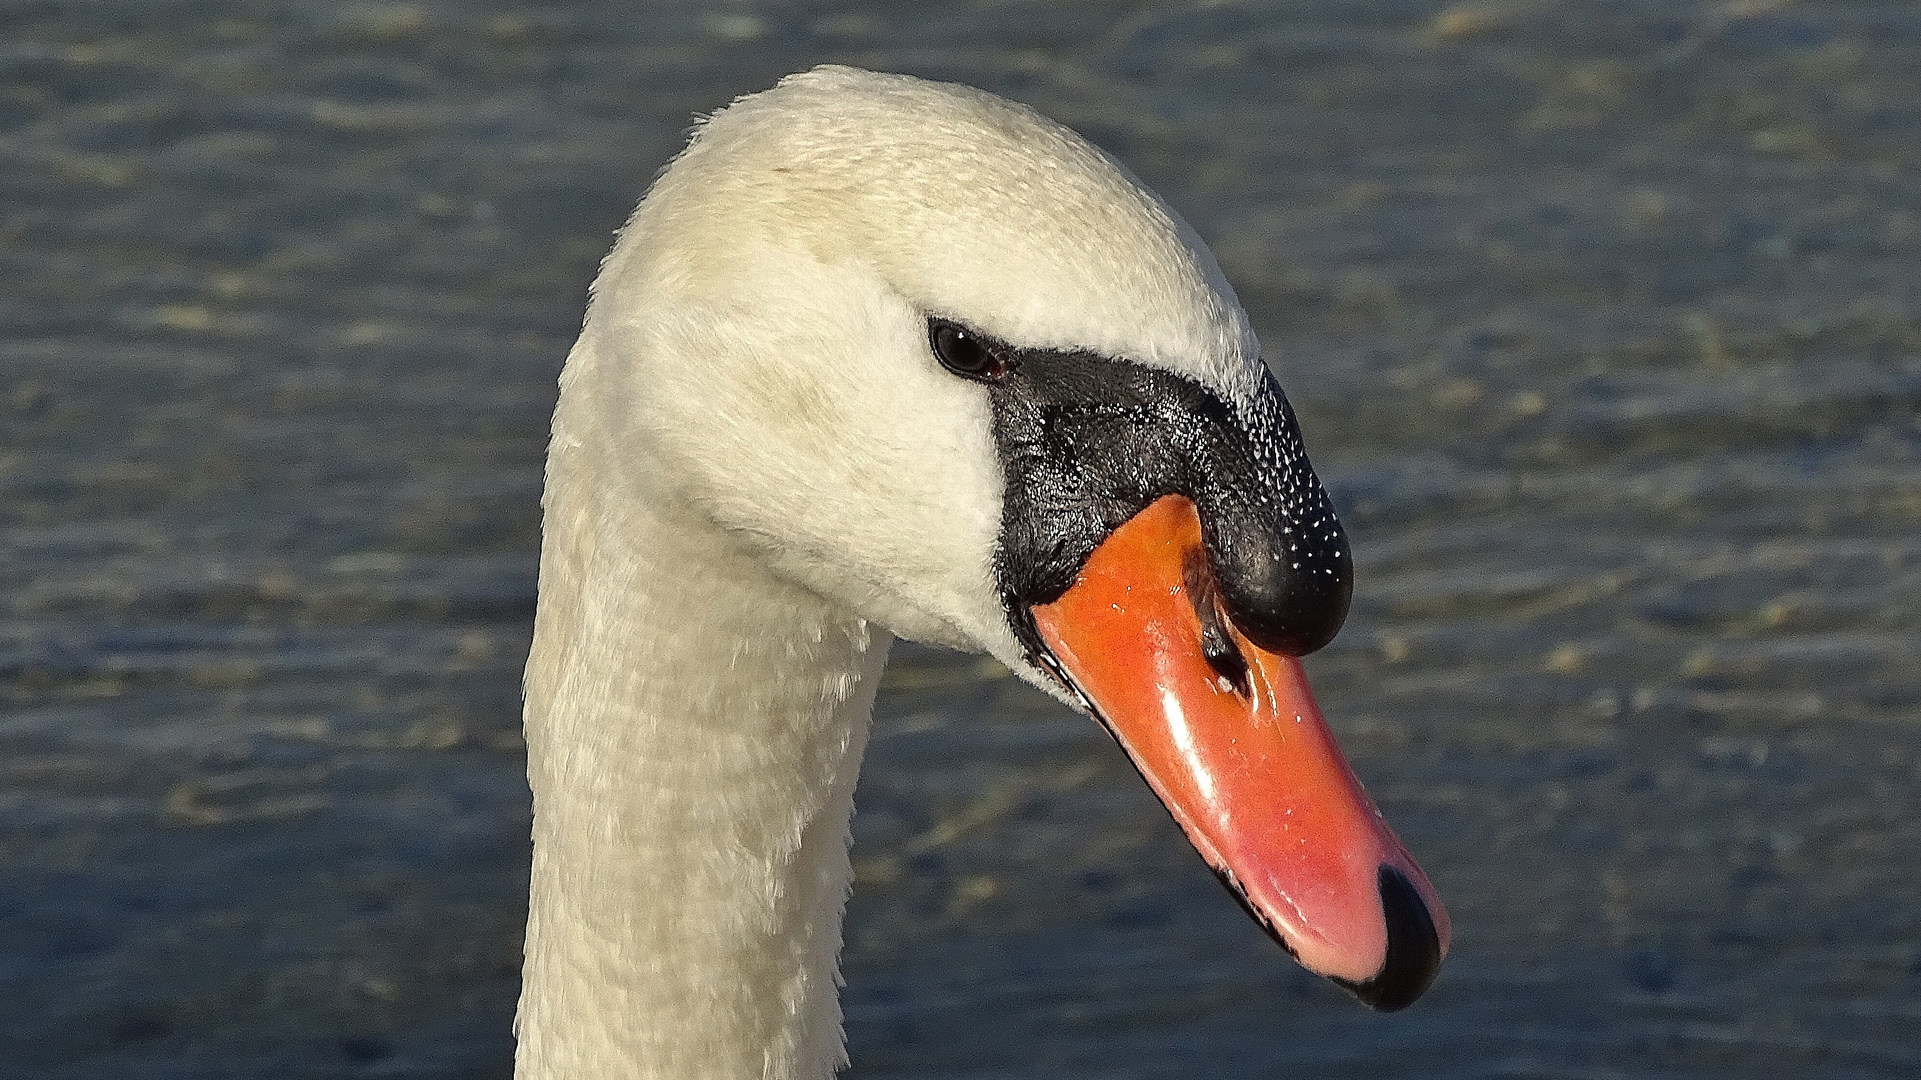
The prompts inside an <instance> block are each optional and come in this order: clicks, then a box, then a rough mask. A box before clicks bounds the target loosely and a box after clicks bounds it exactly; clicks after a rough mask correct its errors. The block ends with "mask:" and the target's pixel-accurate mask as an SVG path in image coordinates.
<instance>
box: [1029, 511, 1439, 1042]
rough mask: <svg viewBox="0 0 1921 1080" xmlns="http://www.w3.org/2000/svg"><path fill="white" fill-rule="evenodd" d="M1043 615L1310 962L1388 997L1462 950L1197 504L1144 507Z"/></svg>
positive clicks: (1387, 1002)
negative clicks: (1262, 644) (1221, 558)
mask: <svg viewBox="0 0 1921 1080" xmlns="http://www.w3.org/2000/svg"><path fill="white" fill-rule="evenodd" d="M1033 616H1034V622H1035V626H1036V629H1038V630H1039V632H1040V636H1041V639H1042V640H1043V641H1045V642H1046V644H1047V647H1048V649H1049V650H1051V651H1052V653H1053V659H1054V660H1055V661H1056V662H1057V663H1058V664H1059V665H1060V667H1061V669H1062V673H1063V674H1064V675H1065V676H1066V677H1067V678H1068V680H1069V681H1070V682H1071V683H1072V684H1073V685H1074V687H1075V688H1076V689H1077V690H1078V691H1079V693H1080V695H1081V696H1082V697H1083V698H1084V699H1085V700H1086V701H1087V703H1088V704H1089V705H1090V706H1091V707H1092V710H1093V712H1094V713H1095V715H1096V716H1098V717H1099V718H1100V720H1101V721H1102V723H1104V724H1106V725H1107V728H1108V730H1109V731H1110V732H1112V733H1113V735H1114V738H1115V739H1116V740H1117V741H1119V742H1120V744H1121V747H1122V748H1123V749H1125V750H1126V751H1127V754H1128V757H1129V758H1131V759H1132V760H1133V762H1134V766H1135V768H1137V769H1139V770H1140V773H1141V775H1142V776H1144V777H1146V779H1147V782H1148V784H1149V785H1150V786H1151V787H1152V788H1153V789H1154V793H1155V794H1156V795H1158V796H1160V799H1161V802H1162V803H1163V804H1165V805H1166V807H1167V809H1168V811H1169V812H1170V813H1172V814H1173V815H1174V820H1175V821H1176V822H1178V823H1179V824H1180V826H1181V829H1182V830H1183V831H1184V832H1186V834H1187V838H1188V840H1190V841H1191V842H1192V843H1193V844H1194V847H1195V849H1196V850H1198V851H1199V852H1200V854H1201V857H1202V858H1203V859H1205V860H1207V864H1208V865H1209V866H1210V867H1212V868H1213V869H1214V872H1215V873H1216V874H1218V875H1219V876H1220V877H1221V880H1222V881H1223V882H1225V883H1226V884H1227V885H1228V887H1229V888H1230V889H1232V890H1233V891H1234V892H1235V894H1236V895H1237V896H1238V897H1239V898H1240V899H1241V901H1242V902H1243V904H1245V906H1246V907H1247V908H1248V910H1249V911H1250V912H1251V913H1252V914H1253V915H1254V917H1255V918H1256V919H1257V920H1259V921H1260V922H1261V924H1262V925H1263V926H1265V927H1266V928H1267V930H1268V932H1269V933H1270V934H1272V935H1273V936H1274V937H1275V938H1276V940H1278V941H1279V942H1280V943H1281V945H1282V946H1283V947H1284V948H1286V949H1287V950H1288V951H1289V952H1291V953H1293V954H1294V956H1295V957H1296V958H1297V959H1298V960H1299V961H1300V962H1301V964H1302V965H1303V966H1305V967H1306V968H1307V969H1308V970H1309V971H1313V972H1315V973H1317V974H1321V975H1325V976H1328V977H1329V978H1332V979H1334V980H1335V981H1336V982H1338V983H1340V984H1341V985H1343V986H1345V987H1347V988H1348V989H1349V990H1351V991H1353V992H1354V993H1355V994H1356V996H1358V997H1360V998H1361V999H1362V1000H1363V1001H1365V1002H1367V1003H1368V1004H1369V1005H1372V1006H1374V1007H1375V1008H1377V1009H1382V1010H1389V1011H1391V1010H1394V1009H1399V1008H1403V1007H1405V1006H1407V1005H1408V1004H1410V1003H1412V1002H1413V1001H1414V999H1415V998H1417V997H1419V996H1420V995H1421V992H1422V991H1424V990H1426V989H1427V986H1428V984H1429V983H1430V982H1432V981H1433V979H1434V975H1435V973H1436V971H1438V970H1439V968H1440V963H1441V958H1442V956H1444V955H1446V953H1447V943H1448V921H1447V913H1446V912H1445V911H1444V910H1443V909H1442V907H1441V902H1440V898H1439V897H1438V896H1437V895H1436V894H1435V891H1434V886H1433V885H1432V884H1430V883H1429V882H1428V880H1427V875H1426V874H1423V873H1422V872H1421V868H1420V867H1419V866H1417V865H1415V862H1414V859H1413V857H1412V856H1410V855H1409V854H1408V853H1407V849H1406V848H1404V847H1402V846H1401V842H1400V840H1398V839H1397V838H1396V837H1395V836H1394V833H1393V832H1392V831H1391V830H1389V829H1388V827H1387V822H1386V821H1385V820H1384V819H1383V818H1382V816H1381V812H1380V810H1379V809H1378V808H1376V807H1375V805H1374V801H1373V800H1372V799H1370V798H1368V795H1367V791H1366V790H1365V789H1363V788H1362V787H1361V783H1360V781H1359V780H1357V779H1355V777H1354V773H1353V771H1352V770H1350V769H1349V768H1348V765H1347V761H1346V760H1345V759H1344V758H1342V756H1341V751H1340V748H1339V747H1338V746H1336V745H1335V743H1334V736H1333V733H1332V732H1330V731H1329V730H1328V727H1327V722H1326V721H1325V720H1323V719H1322V718H1321V711H1320V709H1319V708H1318V707H1317V706H1316V705H1315V704H1314V698H1313V696H1312V695H1311V694H1310V693H1309V691H1308V687H1307V677H1306V675H1305V673H1304V672H1303V671H1302V669H1301V662H1300V661H1299V660H1297V659H1295V658H1294V657H1291V656H1285V655H1281V654H1279V653H1270V652H1266V651H1264V650H1262V649H1260V648H1259V647H1257V646H1255V645H1254V644H1253V643H1252V642H1250V641H1249V640H1248V639H1247V638H1246V637H1245V636H1244V635H1243V634H1242V633H1241V632H1240V631H1239V630H1238V629H1237V628H1236V627H1235V626H1234V625H1233V622H1232V620H1231V619H1230V618H1229V617H1228V615H1227V613H1226V608H1225V605H1224V604H1223V603H1222V601H1221V600H1220V599H1219V598H1218V595H1217V590H1216V588H1215V587H1214V579H1213V576H1212V572H1211V571H1210V570H1209V568H1208V564H1207V558H1206V554H1205V551H1204V549H1203V547H1202V543H1201V528H1200V518H1199V517H1198V515H1197V514H1196V512H1195V509H1194V504H1193V503H1192V502H1190V501H1189V500H1187V499H1186V498H1183V497H1181V496H1178V495H1169V496H1165V497H1163V498H1161V499H1160V500H1158V501H1156V502H1155V503H1153V504H1152V505H1150V506H1149V507H1148V508H1147V509H1145V510H1143V511H1141V512H1140V513H1139V514H1137V515H1135V516H1134V517H1133V518H1132V519H1130V520H1129V521H1127V522H1126V523H1125V524H1123V525H1122V526H1121V527H1120V528H1118V529H1116V530H1115V531H1114V532H1113V534H1112V535H1110V536H1109V537H1108V538H1107V540H1105V541H1104V542H1103V543H1102V544H1101V546H1100V547H1099V548H1097V549H1095V551H1094V553H1093V555H1092V556H1091V557H1090V558H1089V559H1088V561H1087V564H1086V566H1084V567H1083V568H1082V569H1081V572H1080V576H1079V577H1078V579H1077V580H1076V581H1075V583H1074V584H1073V586H1071V587H1070V588H1069V589H1068V590H1067V592H1066V593H1065V594H1064V595H1062V596H1061V598H1060V599H1059V600H1056V601H1054V602H1053V603H1050V604H1041V605H1036V606H1035V607H1034V608H1033Z"/></svg>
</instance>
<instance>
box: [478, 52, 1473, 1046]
mask: <svg viewBox="0 0 1921 1080" xmlns="http://www.w3.org/2000/svg"><path fill="white" fill-rule="evenodd" d="M542 506H543V514H544V519H543V529H544V531H543V543H542V549H541V561H540V581H539V602H538V608H537V614H536V618H535V631H534V642H533V647H532V651H531V655H530V657H529V661H528V666H527V672H526V680H525V710H526V711H525V724H526V736H527V752H528V778H529V782H530V784H531V786H532V789H533V796H534V818H533V870H532V879H531V897H530V904H529V914H528V922H527V936H526V945H525V957H524V959H525V970H524V982H523V988H522V994H521V998H520V1004H519V1010H518V1014H517V1016H516V1021H515V1030H516V1033H517V1035H518V1039H519V1043H518V1050H517V1056H516V1075H517V1076H519V1077H521V1078H522V1080H546V1078H563V1077H564V1078H569V1080H582V1078H588V1080H598V1078H613V1077H620V1078H629V1077H645V1078H674V1080H698V1078H708V1077H713V1078H722V1077H725V1078H742V1077H762V1078H767V1080H790V1078H791V1080H816V1078H822V1077H829V1076H831V1075H832V1074H833V1073H834V1072H835V1071H836V1070H838V1069H839V1068H840V1067H842V1066H843V1065H845V1064H846V1056H845V1051H844V1049H843V1044H844V1039H843V1036H842V1031H841V1014H840V1005H839V1000H838V991H837V981H838V972H837V963H838V953H839V948H840V924H841V916H842V913H843V909H844V906H845V901H846V897H847V895H848V890H849V888H850V882H851V877H852V874H851V869H850V863H849V854H848V844H849V831H848V823H849V817H850V815H851V813H852V810H853V791H854V781H855V775H856V773H857V771H858V769H859V767H860V760H861V754H862V750H863V746H864V744H865V741H866V738H867V729H868V719H869V714H870V711H871V707H872V704H873V700H874V688H875V683H876V681H877V680H878V678H879V676H880V672H881V668H882V665H883V664H884V663H885V660H886V657H887V652H888V648H889V646H890V644H891V643H892V642H893V640H894V639H895V638H896V637H902V638H908V639H911V640H914V641H920V642H928V643H932V644H936V645H941V646H947V647H951V648H956V649H963V650H971V651H976V652H985V653H989V654H991V655H992V656H994V657H996V658H997V659H999V660H1000V661H1001V662H1002V663H1004V664H1006V665H1007V667H1008V668H1010V669H1012V670H1013V671H1014V672H1016V673H1017V674H1018V675H1020V676H1021V677H1022V678H1023V679H1025V680H1027V681H1028V682H1030V683H1032V684H1034V685H1035V686H1038V687H1040V688H1041V689H1042V690H1045V691H1046V692H1048V693H1050V694H1052V695H1053V696H1054V697H1056V698H1058V699H1060V700H1061V701H1063V702H1065V703H1066V704H1068V705H1069V706H1071V707H1073V708H1076V709H1078V710H1080V711H1081V712H1083V713H1086V714H1088V715H1090V716H1091V717H1093V718H1095V719H1097V720H1098V721H1099V722H1100V723H1102V724H1103V725H1105V726H1106V727H1107V729H1108V730H1109V731H1110V733H1111V734H1112V735H1113V736H1114V738H1115V739H1116V740H1117V741H1118V742H1119V743H1120V745H1121V747H1122V748H1123V749H1124V750H1125V752H1126V754H1127V756H1128V757H1129V759H1130V760H1131V761H1132V763H1133V764H1134V766H1135V767H1136V768H1137V769H1138V770H1139V771H1140V773H1141V774H1142V776H1143V777H1144V778H1145V779H1146V780H1147V782H1148V784H1149V785H1150V786H1151V787H1152V788H1153V790H1154V791H1155V793H1156V794H1157V795H1158V796H1159V797H1160V799H1161V800H1162V802H1163V803H1164V804H1165V805H1166V807H1167V809H1168V811H1169V812H1170V813H1171V815H1172V816H1173V817H1174V819H1175V821H1176V822H1177V823H1178V824H1179V826H1180V827H1181V829H1182V830H1183V831H1184V832H1185V834H1186V835H1187V837H1188V838H1189V839H1190V840H1191V841H1192V843H1193V844H1194V846H1195V848H1196V849H1197V850H1198V851H1199V853H1200V855H1201V856H1202V858H1203V859H1204V860H1205V861H1206V862H1207V864H1208V865H1209V866H1210V867H1211V868H1213V869H1214V871H1215V872H1216V873H1217V874H1218V875H1219V876H1220V877H1221V879H1222V880H1223V881H1224V882H1225V883H1226V884H1227V885H1228V887H1229V888H1230V889H1231V890H1232V891H1233V893H1234V894H1235V896H1237V897H1238V898H1239V899H1240V900H1241V901H1242V903H1243V904H1244V906H1245V907H1246V908H1247V910H1248V911H1249V912H1250V913H1251V914H1252V915H1253V916H1254V918H1256V919H1257V920H1259V921H1260V923H1261V924H1262V925H1263V926H1264V927H1266V929H1267V930H1268V931H1269V933H1270V934H1271V935H1272V936H1273V937H1274V938H1275V939H1276V940H1277V941H1279V942H1280V943H1281V944H1282V946H1283V947H1285V948H1286V949H1287V950H1288V951H1289V952H1290V953H1292V954H1293V955H1294V956H1295V957H1296V958H1297V959H1298V960H1299V961H1300V962H1301V963H1302V964H1304V965H1305V966H1306V967H1307V968H1309V969H1310V970H1312V971H1315V972H1318V973H1320V974H1323V975H1326V976H1329V977H1330V978H1332V979H1334V980H1336V981H1337V982H1339V983H1341V984H1342V985H1343V986H1345V987H1347V988H1348V989H1349V990H1351V991H1352V992H1353V993H1354V994H1355V995H1356V996H1358V997H1360V998H1361V999H1362V1000H1363V1001H1365V1002H1367V1003H1369V1004H1371V1005H1373V1006H1375V1007H1377V1008H1382V1009H1394V1008H1399V1007H1401V1006H1404V1005H1406V1004H1407V1003H1408V1002H1410V1001H1412V1000H1413V999H1414V998H1415V997H1416V996H1418V995H1419V994H1420V993H1421V992H1422V990H1423V989H1425V988H1426V986H1427V985H1428V983H1429V981H1430V980H1431V979H1432V978H1433V976H1434V973H1435V970H1436V968H1437V967H1438V965H1439V963H1440V961H1441V958H1442V956H1443V955H1444V954H1445V952H1446V949H1447V941H1448V922H1447V917H1446V914H1445V912H1444V911H1443V910H1442V908H1441V905H1440V902H1439V900H1438V898H1437V897H1436V895H1435V892H1434V888H1433V886H1432V885H1431V884H1430V883H1429V881H1428V879H1427V878H1426V876H1425V875H1423V874H1422V872H1421V870H1420V869H1419V867H1418V866H1416V865H1415V863H1414V860H1413V859H1412V858H1411V857H1410V856H1409V855H1408V853H1407V852H1406V850H1405V849H1404V848H1403V847H1402V846H1401V844H1400V842H1399V841H1398V840H1397V839H1395V837H1394V835H1393V834H1392V832H1391V831H1389V829H1388V827H1387V825H1386V824H1385V822H1384V821H1383V820H1382V818H1381V816H1380V813H1379V811H1378V810H1377V809H1376V808H1375V806H1374V804H1373V803H1372V802H1371V801H1370V800H1369V798H1368V796H1367V795H1366V793H1365V792H1364V791H1363V790H1362V788H1361V786H1360V784H1359V782H1358V781H1357V780H1356V779H1355V778H1354V776H1353V774H1352V773H1351V772H1350V771H1349V770H1348V768H1347V766H1346V764H1345V763H1344V761H1343V759H1342V758H1341V756H1340V753H1339V750H1338V749H1337V748H1336V747H1335V745H1334V743H1333V740H1332V737H1331V735H1330V734H1329V731H1328V728H1327V726H1326V724H1325V722H1324V721H1323V719H1322V717H1321V714H1320V712H1319V710H1318V709H1317V708H1316V706H1315V705H1314V702H1313V698H1312V696H1311V694H1310V693H1309V691H1308V688H1307V683H1306V680H1305V677H1304V676H1303V674H1302V671H1301V666H1300V663H1299V660H1298V659H1297V658H1298V657H1299V656H1301V655H1303V654H1305V653H1307V652H1310V651H1312V650H1313V649H1315V648H1318V647H1319V646H1320V645H1322V644H1324V643H1325V642H1326V641H1327V640H1329V639H1330V638H1331V637H1333V635H1334V633H1335V632H1336V630H1338V629H1339V627H1340V624H1341V621H1342V619H1343V618H1344V617H1345V614H1346V610H1347V606H1348V599H1349V593H1350V588H1351V585H1350V582H1351V579H1352V574H1351V570H1352V560H1351V557H1350V554H1349V550H1348V546H1347V540H1346V538H1345V535H1344V533H1343V532H1342V530H1341V526H1340V524H1339V522H1338V521H1337V519H1336V518H1335V516H1334V512H1333V510H1332V508H1331V506H1330V505H1329V502H1328V499H1327V496H1326V494H1325V492H1324V491H1323V489H1322V487H1321V484H1320V482H1319V481H1318V480H1317V479H1316V478H1315V475H1314V472H1313V470H1312V468H1311V467H1310V466H1309V464H1308V461H1307V458H1306V456H1305V453H1304V451H1303V449H1302V446H1301V441H1300V435H1299V432H1298V429H1297V427H1296V425H1295V421H1294V416H1293V414H1292V411H1291V410H1290V408H1289V406H1288V403H1287V400H1286V398H1285V397H1284V396H1283V395H1282V394H1281V391H1280V388H1279V386H1278V385H1277V384H1276V383H1275V381H1274V378H1273V376H1272V374H1271V373H1270V372H1269V370H1268V368H1267V367H1266V365H1265V363H1264V362H1263V360H1262V358H1261V350H1260V345H1259V343H1258V342H1257V341H1256V339H1255V336H1254V334H1253V332H1252V331H1251V329H1250V328H1249V324H1248V320H1247V317H1246V315H1245V314H1244V313H1243V311H1242V309H1241V307H1240V305H1239V302H1238V301H1237V300H1236V298H1235V295H1234V292H1233V290H1232V288H1231V287H1230V286H1229V285H1228V283H1227V282H1226V281H1225V280H1224V279H1223V277H1222V275H1221V271H1220V269H1219V267H1218V266H1217V265H1216V263H1215V261H1214V258H1213V256H1212V255H1211V254H1210V253H1209V252H1208V249H1207V248H1206V246H1205V245H1203V243H1202V242H1201V240H1200V239H1199V238H1198V237H1197V236H1196V235H1195V233H1194V232H1193V231H1192V230H1191V229H1190V228H1189V227H1188V226H1187V225H1186V224H1185V223H1183V222H1182V220H1181V219H1180V218H1179V217H1178V216H1176V215H1175V213H1174V212H1173V211H1172V210H1170V209H1169V208H1168V207H1167V205H1166V204H1165V203H1163V202H1162V201H1161V200H1160V199H1159V198H1158V197H1156V196H1155V195H1154V194H1152V193H1151V192H1149V191H1148V190H1147V189H1146V187H1144V186H1143V185H1142V184H1141V183H1140V182H1139V181H1138V180H1136V179H1135V178H1134V177H1133V176H1132V175H1131V174H1130V173H1129V172H1127V170H1126V169H1124V168H1123V167H1121V166H1120V165H1119V164H1117V163H1116V162H1115V161H1114V160H1113V159H1111V158H1109V157H1107V156H1106V155H1105V154H1103V153H1102V152H1101V151H1099V150H1097V149H1095V148H1094V147H1093V146H1091V145H1090V144H1089V143H1087V142H1085V141H1084V140H1082V139H1081V138H1080V137H1079V136H1077V135H1075V134H1074V133H1073V132H1071V131H1069V130H1067V129H1066V128H1064V127H1062V126H1060V125H1058V124H1055V123H1053V122H1051V121H1049V120H1047V119H1044V118H1043V117H1041V116H1040V115H1038V114H1037V113H1035V112H1034V111H1032V110H1031V109H1028V108H1026V107H1023V106H1020V105H1016V104H1012V103H1010V102H1007V101H1004V100H1002V99H1000V98H997V97H994V96H992V95H990V94H987V93H984V92H981V91H978V90H974V89H970V88H966V87H962V86H956V85H947V84H940V83H934V82H926V81H921V80H918V79H914V78H910V77H906V76H900V75H885V74H875V73H870V72H864V71H858V70H854V69H851V68H845V67H821V68H817V69H815V70H812V71H809V72H805V73H802V74H797V75H792V76H789V77H787V78H785V79H783V80H782V81H781V82H779V83H778V84H777V85H776V86H775V87H773V88H772V89H769V90H766V91H764V92H761V93H758V94H754V95H750V96H747V97H744V98H741V99H739V100H737V101H735V102H734V103H733V104H731V105H729V106H728V107H726V108H724V109H722V110H721V111H719V112H717V113H715V114H714V115H713V116H711V117H710V118H708V119H706V120H705V121H704V122H703V123H701V124H700V125H699V126H698V127H697V129H696V130H695V133H694V135H693V136H692V138H691V139H690V141H689V143H688V145H687V146H686V147H685V149H684V150H683V151H682V152H681V153H680V154H679V155H678V156H677V157H676V158H675V159H674V161H673V162H672V163H671V164H670V165H669V166H668V167H667V168H666V169H665V170H664V171H663V172H662V173H661V175H660V176H659V177H658V178H657V179H656V180H655V182H654V184H653V185H652V187H651V188H650V189H649V191H648V193H647V195H646V196H645V198H644V199H642V201H641V203H640V205H639V208H638V209H637V210H636V211H635V213H634V215H633V217H632V218H631V219H630V220H629V221H628V223H627V224H626V226H625V228H624V229H623V230H622V231H621V232H620V234H619V237H618V240H617V242H616V243H615V245H614V247H613V250H612V252H611V253H610V254H609V255H608V256H607V258H606V261H605V262H604V263H603V265H602V267H601V270H600V273H599V275H598V277H597V279H596V281H595V283H594V287H593V290H592V294H591V300H590V302H589V305H588V312H587V316H586V319H585V321H584V325H583V327H582V330H581V333H580V337H579V339H578V341H577V343H576V344H575V345H574V347H573V349H572V351H571V352H570V353H569V355H568V358H567V362H566V365H565V367H564V369H563V371H562V374H561V377H560V397H559V403H558V406H557V407H556V410H555V414H554V420H553V431H552V441H551V444H550V448H549V454H548V462H547V470H546V488H545V494H544V497H543V500H542Z"/></svg>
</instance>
